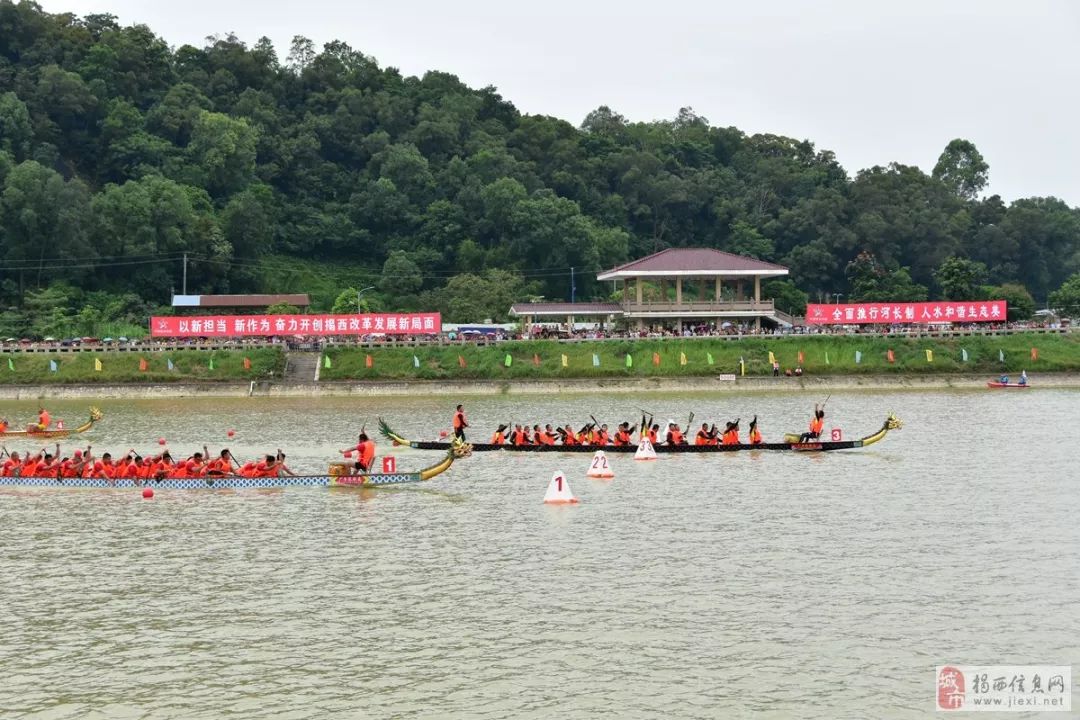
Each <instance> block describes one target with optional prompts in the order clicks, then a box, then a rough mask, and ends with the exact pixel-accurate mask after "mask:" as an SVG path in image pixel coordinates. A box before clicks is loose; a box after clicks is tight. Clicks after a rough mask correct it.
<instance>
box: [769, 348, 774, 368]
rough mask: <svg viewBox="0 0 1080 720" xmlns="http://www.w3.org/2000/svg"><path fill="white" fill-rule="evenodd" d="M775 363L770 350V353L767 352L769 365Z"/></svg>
mask: <svg viewBox="0 0 1080 720" xmlns="http://www.w3.org/2000/svg"><path fill="white" fill-rule="evenodd" d="M775 362H776V356H775V355H773V351H772V350H770V351H769V364H770V365H772V364H773V363H775Z"/></svg>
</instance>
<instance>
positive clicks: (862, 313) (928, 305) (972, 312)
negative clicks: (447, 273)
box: [806, 300, 1005, 325]
mask: <svg viewBox="0 0 1080 720" xmlns="http://www.w3.org/2000/svg"><path fill="white" fill-rule="evenodd" d="M972 322H1005V301H1004V300H980V301H979V302H945V301H943V302H922V303H842V304H837V305H807V306H806V324H807V325H869V324H875V323H880V324H889V325H891V324H903V323H916V324H920V325H928V324H931V323H972Z"/></svg>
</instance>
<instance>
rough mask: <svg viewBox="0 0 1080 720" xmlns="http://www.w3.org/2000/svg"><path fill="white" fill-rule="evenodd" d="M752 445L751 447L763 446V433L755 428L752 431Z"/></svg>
mask: <svg viewBox="0 0 1080 720" xmlns="http://www.w3.org/2000/svg"><path fill="white" fill-rule="evenodd" d="M750 444H751V445H760V444H761V431H760V430H758V429H757V428H754V429H753V430H751V431H750Z"/></svg>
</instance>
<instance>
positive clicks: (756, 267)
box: [596, 248, 791, 329]
mask: <svg viewBox="0 0 1080 720" xmlns="http://www.w3.org/2000/svg"><path fill="white" fill-rule="evenodd" d="M787 274H788V269H787V268H786V267H784V266H782V265H775V264H773V263H769V262H764V261H762V260H757V259H755V258H751V257H746V256H744V255H735V254H733V253H728V252H723V251H721V250H713V249H711V248H668V249H667V250H661V251H660V252H658V253H653V254H652V255H649V256H647V257H643V258H640V259H638V260H633V261H631V262H628V263H625V264H623V265H619V266H618V267H615V268H612V269H611V270H605V271H604V272H602V273H600V274H599V275H597V276H596V277H597V280H601V281H606V280H612V281H622V284H623V297H622V303H621V307H622V316H623V317H624V318H626V319H628V320H630V321H631V322H632V323H634V324H636V325H637V327H638V328H644V327H645V326H647V325H650V324H657V323H658V324H669V323H671V324H674V325H675V326H676V327H677V328H678V329H682V325H683V322H684V321H686V322H709V321H715V322H716V325H717V327H719V326H720V325H721V323H722V322H724V321H725V320H753V321H754V325H755V327H757V328H760V327H761V319H762V318H770V319H772V320H774V321H776V322H779V323H783V324H790V321H791V319H790V318H789V317H787V316H785V315H783V314H782V313H778V312H777V310H776V307H775V306H774V304H773V301H772V300H771V299H763V298H762V297H761V281H762V279H765V280H768V279H771V278H778V277H783V276H785V275H787ZM646 283H650V284H653V285H654V286H658V287H659V295H660V299H651V298H648V297H646V293H645V288H646ZM671 285H674V289H675V293H674V298H673V299H672V298H671V297H669V293H668V288H669V287H670V286H671ZM751 288H752V292H748V291H749V290H750V289H751ZM650 294H655V292H653V293H650Z"/></svg>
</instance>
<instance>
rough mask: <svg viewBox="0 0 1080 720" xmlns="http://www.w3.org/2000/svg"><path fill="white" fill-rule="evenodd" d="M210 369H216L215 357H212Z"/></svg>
mask: <svg viewBox="0 0 1080 720" xmlns="http://www.w3.org/2000/svg"><path fill="white" fill-rule="evenodd" d="M210 369H211V370H213V369H214V357H213V356H212V355H211V356H210Z"/></svg>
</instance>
